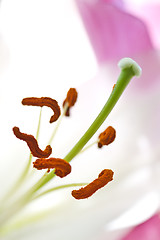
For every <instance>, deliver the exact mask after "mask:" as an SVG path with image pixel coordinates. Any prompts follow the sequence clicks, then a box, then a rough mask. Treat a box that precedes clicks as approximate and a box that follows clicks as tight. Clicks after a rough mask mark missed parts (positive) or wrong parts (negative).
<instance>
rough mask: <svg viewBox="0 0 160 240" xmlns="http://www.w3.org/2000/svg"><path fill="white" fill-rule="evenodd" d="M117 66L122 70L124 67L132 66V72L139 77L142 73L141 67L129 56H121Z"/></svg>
mask: <svg viewBox="0 0 160 240" xmlns="http://www.w3.org/2000/svg"><path fill="white" fill-rule="evenodd" d="M118 66H119V67H120V68H121V69H122V70H123V69H125V68H132V71H133V73H134V75H135V76H137V77H140V76H141V74H142V69H141V67H140V66H139V65H138V63H136V62H135V61H134V60H133V59H131V58H122V59H121V60H120V61H119V63H118Z"/></svg>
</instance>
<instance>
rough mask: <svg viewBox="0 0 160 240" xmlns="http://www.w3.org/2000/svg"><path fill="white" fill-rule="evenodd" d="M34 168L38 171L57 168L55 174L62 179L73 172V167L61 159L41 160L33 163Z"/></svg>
mask: <svg viewBox="0 0 160 240" xmlns="http://www.w3.org/2000/svg"><path fill="white" fill-rule="evenodd" d="M33 167H34V168H37V170H42V169H46V168H48V171H49V170H50V168H55V174H56V175H57V176H59V177H61V178H63V177H65V176H67V175H68V174H69V173H70V172H71V165H70V164H69V163H68V162H67V161H65V160H64V159H61V158H49V159H45V158H39V159H36V161H35V162H33Z"/></svg>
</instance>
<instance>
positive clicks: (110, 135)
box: [98, 126, 116, 148]
mask: <svg viewBox="0 0 160 240" xmlns="http://www.w3.org/2000/svg"><path fill="white" fill-rule="evenodd" d="M115 137H116V130H115V129H114V128H113V127H111V126H109V127H108V128H107V129H106V130H105V131H104V132H102V133H101V134H100V135H99V137H98V138H99V141H98V147H99V148H101V147H102V146H103V145H109V144H110V143H112V142H113V141H114V139H115Z"/></svg>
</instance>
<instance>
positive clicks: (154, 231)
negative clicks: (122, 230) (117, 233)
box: [123, 215, 160, 240]
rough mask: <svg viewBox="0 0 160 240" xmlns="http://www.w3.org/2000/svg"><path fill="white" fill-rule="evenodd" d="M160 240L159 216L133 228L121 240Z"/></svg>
mask: <svg viewBox="0 0 160 240" xmlns="http://www.w3.org/2000/svg"><path fill="white" fill-rule="evenodd" d="M159 238H160V216H159V215H155V216H153V217H152V218H150V219H149V220H148V221H146V222H144V223H143V224H141V225H139V226H137V227H136V228H134V229H133V230H132V231H131V232H130V233H129V234H128V235H127V236H126V237H124V238H123V240H135V239H141V240H151V239H154V240H159Z"/></svg>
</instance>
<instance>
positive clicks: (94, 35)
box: [77, 0, 153, 63]
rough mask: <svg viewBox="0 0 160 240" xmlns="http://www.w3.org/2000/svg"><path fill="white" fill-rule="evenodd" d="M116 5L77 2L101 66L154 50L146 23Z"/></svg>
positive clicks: (103, 2) (108, 2)
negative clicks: (114, 60) (107, 62)
mask: <svg viewBox="0 0 160 240" xmlns="http://www.w3.org/2000/svg"><path fill="white" fill-rule="evenodd" d="M116 2H117V1H114V2H113V1H111V0H110V1H107V0H100V1H87V0H77V5H78V8H79V11H80V13H81V15H82V19H83V21H84V25H85V27H86V30H87V32H88V35H89V37H90V41H91V43H92V45H93V48H94V50H95V54H96V56H97V59H98V61H99V62H100V63H103V62H106V61H108V60H113V59H117V60H119V59H120V58H122V57H126V56H130V57H132V56H134V55H135V54H139V53H143V52H146V51H148V50H150V49H152V48H153V47H152V43H151V40H150V37H149V34H148V31H147V28H146V26H145V24H144V23H143V22H142V21H141V20H139V19H138V18H136V17H134V16H132V15H130V14H128V13H126V12H125V11H124V10H122V7H118V6H117V4H116Z"/></svg>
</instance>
